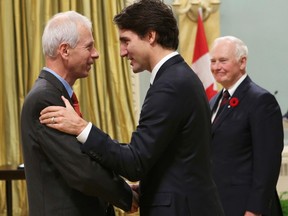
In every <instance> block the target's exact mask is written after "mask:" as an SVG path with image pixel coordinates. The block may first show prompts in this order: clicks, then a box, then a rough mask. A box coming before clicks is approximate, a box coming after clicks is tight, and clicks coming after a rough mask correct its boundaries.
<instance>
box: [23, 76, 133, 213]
mask: <svg viewBox="0 0 288 216" xmlns="http://www.w3.org/2000/svg"><path fill="white" fill-rule="evenodd" d="M61 95H63V96H65V97H66V98H69V96H68V93H67V91H66V89H65V87H64V86H63V85H62V83H61V82H60V81H59V80H58V79H57V78H56V77H55V76H54V75H52V74H51V73H49V72H47V71H41V74H40V76H39V78H38V80H37V81H36V83H35V85H34V86H33V88H32V89H31V91H30V92H29V94H28V95H27V97H26V98H25V102H24V105H23V109H22V113H21V132H22V145H23V153H24V162H25V175H26V182H27V190H28V201H29V215H30V216H44V215H45V216H47V215H53V216H54V215H55V216H58V215H59V216H60V215H69V216H83V215H85V216H89V215H91V216H92V215H97V216H98V215H99V216H104V215H106V209H107V201H108V202H110V203H112V204H114V205H115V206H117V207H119V208H122V209H124V210H126V211H128V210H130V206H131V202H132V192H131V189H130V187H129V185H127V184H126V183H125V181H124V180H123V179H122V178H120V177H118V176H117V175H115V174H114V173H113V172H112V171H109V170H107V169H105V168H103V167H102V166H101V165H99V164H98V163H97V162H95V161H93V160H91V158H89V157H88V156H87V155H85V154H83V153H82V152H81V150H80V145H81V144H80V143H79V142H78V141H77V139H76V137H75V136H72V135H68V134H65V133H62V132H59V131H57V130H54V129H51V128H48V127H47V126H45V125H42V124H40V121H39V116H40V111H41V110H42V109H44V108H45V107H47V106H51V105H58V106H64V103H63V101H62V100H61ZM70 100H71V99H70ZM70 102H71V103H72V101H70Z"/></svg>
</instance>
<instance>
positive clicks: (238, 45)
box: [213, 36, 248, 60]
mask: <svg viewBox="0 0 288 216" xmlns="http://www.w3.org/2000/svg"><path fill="white" fill-rule="evenodd" d="M222 41H230V42H232V43H233V44H234V45H235V58H236V59H237V60H240V58H241V57H243V56H245V57H246V58H247V57H248V47H247V46H246V44H245V43H244V42H243V41H242V40H240V39H239V38H236V37H234V36H223V37H219V38H216V39H215V41H214V43H213V47H214V46H215V45H217V44H218V43H219V42H222Z"/></svg>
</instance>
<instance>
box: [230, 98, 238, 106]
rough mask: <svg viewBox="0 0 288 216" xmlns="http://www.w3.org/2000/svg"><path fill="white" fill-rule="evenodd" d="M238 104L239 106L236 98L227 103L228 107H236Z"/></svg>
mask: <svg viewBox="0 0 288 216" xmlns="http://www.w3.org/2000/svg"><path fill="white" fill-rule="evenodd" d="M238 104H239V100H238V98H236V97H233V98H231V99H230V101H229V105H230V106H231V107H236V106H237V105H238Z"/></svg>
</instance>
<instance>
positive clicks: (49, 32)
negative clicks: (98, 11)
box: [42, 11, 92, 57]
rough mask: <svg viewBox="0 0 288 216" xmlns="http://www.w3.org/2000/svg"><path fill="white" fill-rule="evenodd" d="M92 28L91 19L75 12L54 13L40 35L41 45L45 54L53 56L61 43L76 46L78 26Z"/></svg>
mask: <svg viewBox="0 0 288 216" xmlns="http://www.w3.org/2000/svg"><path fill="white" fill-rule="evenodd" d="M79 25H83V26H85V27H87V28H88V29H92V23H91V21H90V20H89V19H88V18H87V17H85V16H83V15H81V14H79V13H77V12H75V11H67V12H62V13H58V14H56V15H54V16H53V17H52V18H51V19H50V20H49V21H48V23H47V25H46V27H45V29H44V32H43V35H42V47H43V53H44V55H45V56H50V57H55V55H56V50H57V48H58V46H59V45H60V44H61V43H67V44H69V46H71V47H72V48H74V47H76V45H77V43H78V39H79V31H78V26H79Z"/></svg>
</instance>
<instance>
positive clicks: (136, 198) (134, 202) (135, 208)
mask: <svg viewBox="0 0 288 216" xmlns="http://www.w3.org/2000/svg"><path fill="white" fill-rule="evenodd" d="M132 193H133V199H132V206H131V210H130V211H129V212H127V213H128V214H131V213H135V212H137V211H138V208H139V195H138V194H137V193H136V192H135V191H133V190H132Z"/></svg>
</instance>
